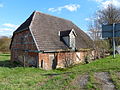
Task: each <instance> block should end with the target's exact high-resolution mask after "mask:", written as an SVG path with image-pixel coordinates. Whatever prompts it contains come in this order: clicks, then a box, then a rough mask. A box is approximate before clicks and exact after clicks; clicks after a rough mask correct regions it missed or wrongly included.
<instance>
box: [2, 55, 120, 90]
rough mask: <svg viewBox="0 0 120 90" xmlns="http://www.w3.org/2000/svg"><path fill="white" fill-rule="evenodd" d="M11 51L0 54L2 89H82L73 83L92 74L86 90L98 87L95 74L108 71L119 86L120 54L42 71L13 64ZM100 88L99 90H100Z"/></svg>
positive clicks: (117, 86) (118, 87)
mask: <svg viewBox="0 0 120 90" xmlns="http://www.w3.org/2000/svg"><path fill="white" fill-rule="evenodd" d="M9 59H10V55H9V54H1V55H0V90H21V89H22V90H46V89H47V90H49V89H50V90H51V89H52V90H73V89H75V90H79V87H78V86H77V85H73V83H74V80H75V79H76V77H78V76H79V75H84V74H87V75H89V77H90V78H89V80H88V82H87V84H86V86H85V88H86V89H87V90H94V89H98V87H97V85H96V80H95V78H94V73H96V72H109V74H110V77H111V80H112V81H113V83H114V84H115V86H116V89H120V77H119V74H120V73H119V74H117V73H118V72H120V56H119V55H117V56H116V59H113V58H112V56H109V57H107V58H104V59H100V60H96V61H94V62H91V63H90V64H80V65H76V66H74V67H70V68H66V69H57V70H49V71H45V70H41V69H38V68H32V67H26V68H24V67H17V66H16V65H15V64H13V63H10V61H9ZM98 90H99V89H98Z"/></svg>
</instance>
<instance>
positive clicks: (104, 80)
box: [94, 72, 116, 90]
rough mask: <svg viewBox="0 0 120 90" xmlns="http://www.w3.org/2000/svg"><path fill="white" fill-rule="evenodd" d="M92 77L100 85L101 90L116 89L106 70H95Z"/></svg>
mask: <svg viewBox="0 0 120 90" xmlns="http://www.w3.org/2000/svg"><path fill="white" fill-rule="evenodd" d="M94 77H95V79H96V82H98V83H99V84H100V85H101V90H116V89H115V85H114V84H113V82H112V80H111V78H110V76H109V73H108V72H97V73H95V74H94Z"/></svg>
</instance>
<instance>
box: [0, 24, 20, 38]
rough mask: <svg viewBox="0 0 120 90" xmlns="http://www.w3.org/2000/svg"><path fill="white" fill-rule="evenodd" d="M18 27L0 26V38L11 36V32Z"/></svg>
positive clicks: (12, 25) (10, 25) (11, 25)
mask: <svg viewBox="0 0 120 90" xmlns="http://www.w3.org/2000/svg"><path fill="white" fill-rule="evenodd" d="M17 27H18V25H14V24H11V23H4V24H2V25H0V36H1V35H3V36H9V35H12V33H13V31H15V30H16V29H17Z"/></svg>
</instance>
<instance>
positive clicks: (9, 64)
mask: <svg viewBox="0 0 120 90" xmlns="http://www.w3.org/2000/svg"><path fill="white" fill-rule="evenodd" d="M0 67H8V68H15V67H21V65H20V64H19V63H17V62H11V61H10V60H5V61H0Z"/></svg>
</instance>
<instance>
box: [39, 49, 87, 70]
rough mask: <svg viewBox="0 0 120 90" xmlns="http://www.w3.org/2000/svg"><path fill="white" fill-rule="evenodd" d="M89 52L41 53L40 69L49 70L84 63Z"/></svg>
mask: <svg viewBox="0 0 120 90" xmlns="http://www.w3.org/2000/svg"><path fill="white" fill-rule="evenodd" d="M87 53H88V52H85V51H84V52H59V53H39V67H40V68H43V69H46V70H49V69H54V68H64V67H67V66H68V65H74V64H78V63H81V62H84V59H85V55H87Z"/></svg>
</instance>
